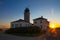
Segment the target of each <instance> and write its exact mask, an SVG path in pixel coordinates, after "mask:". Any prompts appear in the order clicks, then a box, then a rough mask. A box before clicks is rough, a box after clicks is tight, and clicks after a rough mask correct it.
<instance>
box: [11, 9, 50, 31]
mask: <svg viewBox="0 0 60 40" xmlns="http://www.w3.org/2000/svg"><path fill="white" fill-rule="evenodd" d="M33 21H34V23H33V25H32V23H30V10H29V8H26V9H25V10H24V20H23V19H19V20H17V21H13V22H11V28H16V27H30V26H38V27H40V28H41V29H42V30H46V29H47V28H48V27H49V21H48V20H47V19H45V18H43V16H41V17H40V18H36V19H33Z"/></svg>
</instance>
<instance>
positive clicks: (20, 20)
mask: <svg viewBox="0 0 60 40" xmlns="http://www.w3.org/2000/svg"><path fill="white" fill-rule="evenodd" d="M14 22H26V21H25V20H23V19H19V20H17V21H13V22H11V23H14ZM27 23H29V22H27ZM30 24H31V23H30Z"/></svg>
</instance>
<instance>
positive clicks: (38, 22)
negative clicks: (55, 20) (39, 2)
mask: <svg viewBox="0 0 60 40" xmlns="http://www.w3.org/2000/svg"><path fill="white" fill-rule="evenodd" d="M33 21H34V25H35V26H38V27H40V28H41V29H42V30H47V28H48V27H49V21H47V19H45V18H43V16H41V17H39V18H36V19H34V20H33Z"/></svg>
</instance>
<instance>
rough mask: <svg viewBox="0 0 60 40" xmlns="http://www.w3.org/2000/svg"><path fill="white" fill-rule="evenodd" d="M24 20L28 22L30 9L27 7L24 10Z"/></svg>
mask: <svg viewBox="0 0 60 40" xmlns="http://www.w3.org/2000/svg"><path fill="white" fill-rule="evenodd" d="M24 21H26V22H30V10H29V8H26V9H25V10H24Z"/></svg>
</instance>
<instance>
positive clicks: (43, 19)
mask: <svg viewBox="0 0 60 40" xmlns="http://www.w3.org/2000/svg"><path fill="white" fill-rule="evenodd" d="M40 19H42V20H47V19H46V18H43V17H42V16H41V17H39V18H36V19H33V20H40Z"/></svg>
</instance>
